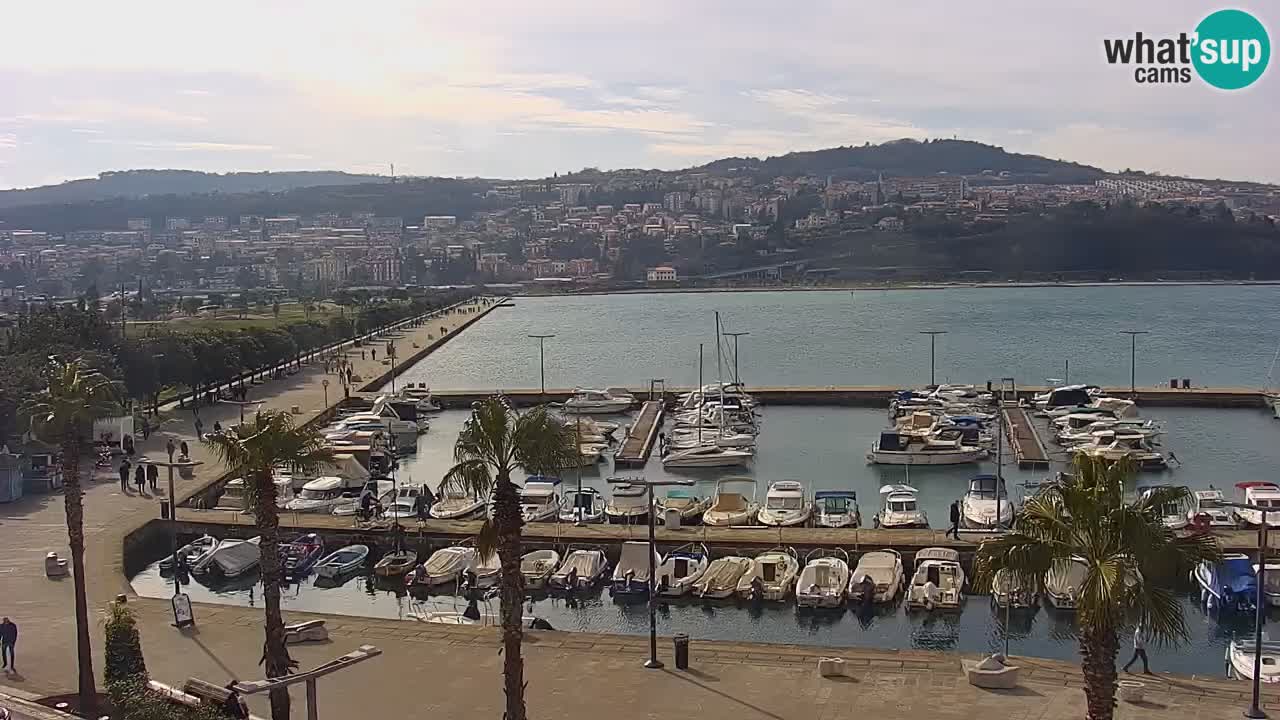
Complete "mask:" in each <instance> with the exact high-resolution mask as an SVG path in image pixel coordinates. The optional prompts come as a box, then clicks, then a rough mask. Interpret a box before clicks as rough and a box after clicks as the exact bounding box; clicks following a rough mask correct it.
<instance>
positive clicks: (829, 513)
mask: <svg viewBox="0 0 1280 720" xmlns="http://www.w3.org/2000/svg"><path fill="white" fill-rule="evenodd" d="M813 500H814V505H815V506H816V507H815V510H816V513H815V515H814V521H813V524H814V525H817V526H818V527H832V528H839V527H855V528H856V527H858V526H860V525H861V524H862V513H861V512H860V511H859V509H858V493H857V492H855V491H853V490H819V491H817V492H816V493H814V494H813Z"/></svg>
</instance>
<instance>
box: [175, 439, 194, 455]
mask: <svg viewBox="0 0 1280 720" xmlns="http://www.w3.org/2000/svg"><path fill="white" fill-rule="evenodd" d="M178 447H179V448H181V450H182V455H180V456H179V459H181V460H190V459H191V452H190V448H188V447H187V441H186V440H183V441H182V444H181V445H179V446H178Z"/></svg>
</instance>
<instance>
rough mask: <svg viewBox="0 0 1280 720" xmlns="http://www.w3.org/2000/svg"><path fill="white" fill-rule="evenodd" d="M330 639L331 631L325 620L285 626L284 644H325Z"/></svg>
mask: <svg viewBox="0 0 1280 720" xmlns="http://www.w3.org/2000/svg"><path fill="white" fill-rule="evenodd" d="M328 639H329V629H328V628H326V627H325V626H324V621H323V620H308V621H306V622H301V623H296V624H294V625H285V626H284V642H285V644H286V645H294V644H297V643H303V642H323V641H325V640H328Z"/></svg>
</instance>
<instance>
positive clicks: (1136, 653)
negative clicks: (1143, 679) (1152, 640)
mask: <svg viewBox="0 0 1280 720" xmlns="http://www.w3.org/2000/svg"><path fill="white" fill-rule="evenodd" d="M1143 634H1144V633H1143V630H1142V623H1138V627H1136V628H1134V629H1133V657H1131V658H1129V662H1127V663H1125V664H1124V671H1125V672H1129V666H1130V665H1132V664H1134V663H1135V662H1137V661H1138V658H1142V672H1143V673H1144V674H1147V675H1152V674H1153V673H1152V672H1151V668H1150V666H1148V665H1147V642H1146V639H1145V638H1143Z"/></svg>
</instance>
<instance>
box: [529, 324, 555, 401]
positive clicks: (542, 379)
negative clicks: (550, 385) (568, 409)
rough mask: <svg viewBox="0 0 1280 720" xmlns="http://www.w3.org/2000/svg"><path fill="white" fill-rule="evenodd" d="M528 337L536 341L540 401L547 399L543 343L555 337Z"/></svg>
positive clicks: (551, 335) (552, 335)
mask: <svg viewBox="0 0 1280 720" xmlns="http://www.w3.org/2000/svg"><path fill="white" fill-rule="evenodd" d="M529 337H531V338H536V339H537V341H538V378H539V381H540V382H539V385H540V386H541V387H542V399H543V400H546V399H547V365H546V353H545V352H544V349H545V348H544V343H545V341H546V339H547V338H553V337H555V335H554V334H549V335H530V336H529Z"/></svg>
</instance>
